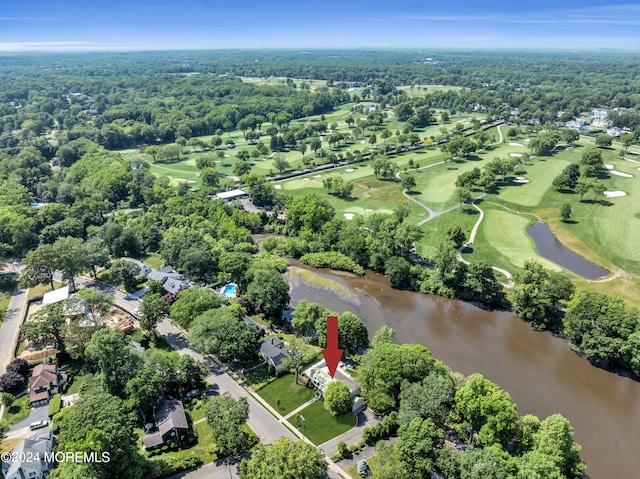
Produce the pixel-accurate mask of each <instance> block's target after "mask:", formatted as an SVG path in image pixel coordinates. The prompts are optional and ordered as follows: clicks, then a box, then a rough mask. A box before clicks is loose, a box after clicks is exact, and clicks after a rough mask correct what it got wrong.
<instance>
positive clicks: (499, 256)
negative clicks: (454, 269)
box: [463, 202, 562, 272]
mask: <svg viewBox="0 0 640 479" xmlns="http://www.w3.org/2000/svg"><path fill="white" fill-rule="evenodd" d="M479 206H480V208H482V210H483V211H484V220H483V221H482V223H481V225H480V228H479V229H478V234H477V235H476V238H475V241H474V243H473V246H472V248H473V253H472V254H464V255H463V257H464V258H465V259H467V260H469V261H474V262H478V261H486V262H487V263H489V264H492V265H494V266H499V267H501V268H504V269H506V270H507V271H510V272H515V271H517V270H518V269H520V268H522V267H523V266H524V263H525V261H527V260H529V259H536V260H538V261H540V262H541V263H542V264H543V265H544V266H545V268H548V269H551V270H553V271H561V270H562V268H561V267H560V266H558V265H556V264H555V263H553V262H551V261H548V260H546V259H544V258H542V257H541V256H540V255H538V253H537V251H536V249H535V244H534V242H533V240H532V239H531V238H530V237H529V235H528V234H527V232H526V229H527V227H528V226H529V225H530V224H531V223H532V222H533V221H535V218H533V217H532V216H530V215H518V214H514V213H512V212H509V211H505V210H504V209H502V208H501V207H500V206H498V205H493V204H489V203H487V202H482V203H480V205H479Z"/></svg>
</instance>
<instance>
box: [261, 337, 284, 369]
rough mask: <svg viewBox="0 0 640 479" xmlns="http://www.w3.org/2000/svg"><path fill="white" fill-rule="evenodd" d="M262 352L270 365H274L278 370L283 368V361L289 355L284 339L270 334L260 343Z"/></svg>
mask: <svg viewBox="0 0 640 479" xmlns="http://www.w3.org/2000/svg"><path fill="white" fill-rule="evenodd" d="M260 354H261V355H262V357H263V358H264V359H265V360H266V361H267V364H268V365H269V366H273V368H274V369H275V370H276V371H280V370H281V369H282V365H283V364H282V363H283V361H284V360H285V359H286V358H288V357H289V353H288V352H287V350H286V349H285V344H284V341H282V340H280V339H278V338H276V337H275V336H269V337H268V338H267V339H265V340H264V341H262V343H261V344H260Z"/></svg>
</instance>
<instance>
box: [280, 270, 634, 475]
mask: <svg viewBox="0 0 640 479" xmlns="http://www.w3.org/2000/svg"><path fill="white" fill-rule="evenodd" d="M291 265H292V266H294V267H302V268H304V269H307V270H310V271H314V272H316V273H319V274H321V275H322V276H324V277H326V278H329V279H332V280H334V281H338V282H340V283H342V284H343V285H345V286H347V287H348V289H349V290H351V293H349V294H345V293H344V292H342V293H340V294H336V293H334V292H332V291H330V290H328V289H325V288H322V287H319V286H315V285H311V284H309V283H305V282H304V281H302V280H301V279H300V278H299V277H297V276H295V275H293V274H291V273H288V274H287V276H288V279H289V280H290V283H291V285H292V288H291V289H292V291H291V298H292V299H291V303H292V305H295V304H297V302H298V301H299V300H301V299H303V298H305V299H307V300H309V301H312V302H317V303H321V304H323V305H324V306H326V307H327V308H329V309H331V310H333V311H336V312H338V313H342V312H344V311H352V312H353V313H355V314H357V315H358V316H360V317H361V318H362V319H363V320H364V322H365V324H366V325H367V328H368V330H369V335H370V336H372V335H373V333H374V332H375V331H376V330H377V329H378V328H379V327H381V326H382V325H384V324H387V325H389V326H390V327H392V328H393V329H394V330H395V331H396V340H397V341H398V342H400V343H420V344H423V345H424V346H426V347H427V348H429V349H430V350H431V352H432V353H433V355H434V356H435V357H436V358H438V359H440V360H441V361H443V362H444V363H445V364H447V365H448V366H449V367H450V368H451V369H453V370H455V371H459V372H461V373H463V374H465V375H469V374H471V373H474V372H479V373H481V374H482V375H484V376H485V377H486V378H488V379H490V380H492V381H494V382H496V383H497V384H498V385H500V387H502V388H503V389H505V390H507V391H508V392H509V393H510V394H511V396H512V398H513V400H514V402H515V403H516V404H517V405H518V411H519V413H520V414H521V415H524V414H535V415H536V416H538V417H540V418H541V419H543V418H545V417H547V416H549V415H551V414H554V413H560V414H562V415H563V416H565V417H566V418H568V419H569V420H570V421H571V424H572V426H573V428H574V431H575V439H576V441H577V442H578V443H580V444H581V445H582V447H583V449H582V454H581V455H582V457H583V458H584V460H585V461H586V463H587V468H588V469H587V472H588V474H589V476H590V477H591V478H592V479H610V478H613V477H616V478H620V479H632V478H637V477H639V476H640V473H639V472H638V471H640V454H639V452H640V407H638V406H640V383H638V382H635V381H633V380H631V379H628V378H624V377H621V376H618V375H616V374H613V373H610V372H607V371H603V370H601V369H598V368H596V367H594V366H592V365H591V364H590V363H589V362H588V361H587V360H586V359H584V358H582V357H580V356H578V355H577V354H575V353H573V352H572V351H571V349H570V347H569V345H568V344H567V343H566V342H565V341H563V340H562V339H560V338H557V337H554V336H553V335H551V334H550V333H546V332H537V331H533V330H532V329H531V327H530V326H529V325H528V324H527V323H525V322H524V321H522V320H520V319H518V318H517V317H515V316H514V315H513V314H511V313H507V312H495V311H485V310H483V309H480V308H477V307H475V306H473V305H471V304H468V303H464V302H462V301H457V300H449V299H446V298H441V297H437V296H430V295H425V294H420V293H411V292H408V291H397V290H394V289H392V288H391V287H390V286H389V283H388V281H387V280H386V279H385V278H384V276H382V275H379V274H376V273H373V272H370V271H368V272H367V273H366V275H365V277H357V276H351V275H345V274H334V273H330V272H328V270H318V269H314V268H311V267H308V266H304V265H302V264H300V263H298V262H296V261H292V262H291Z"/></svg>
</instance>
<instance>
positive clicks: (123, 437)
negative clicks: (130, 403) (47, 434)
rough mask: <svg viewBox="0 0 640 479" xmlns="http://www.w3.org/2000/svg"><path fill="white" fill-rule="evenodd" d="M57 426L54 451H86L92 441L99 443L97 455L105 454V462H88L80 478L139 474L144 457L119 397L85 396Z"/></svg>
mask: <svg viewBox="0 0 640 479" xmlns="http://www.w3.org/2000/svg"><path fill="white" fill-rule="evenodd" d="M59 426H60V432H59V434H58V435H57V436H56V438H57V441H58V450H60V451H70V452H76V451H80V452H84V451H87V452H90V450H91V445H92V443H93V444H95V445H98V446H99V448H98V449H97V450H98V453H99V454H101V453H102V452H108V453H109V458H110V460H109V462H108V463H106V462H105V463H95V464H89V465H88V467H87V469H86V472H87V473H88V474H87V475H86V476H84V477H91V478H97V479H108V478H111V477H130V478H132V479H135V478H141V477H143V463H144V460H143V459H142V457H141V456H140V455H139V454H138V451H137V446H136V439H137V438H136V437H135V435H134V432H133V427H134V421H133V417H132V415H131V414H130V413H129V412H128V411H127V409H126V407H125V404H124V403H123V401H122V400H121V399H119V398H117V397H114V396H111V395H109V394H105V393H99V394H96V395H89V396H88V397H85V398H83V400H82V401H80V402H79V403H78V404H77V405H76V406H74V407H73V408H71V409H70V410H69V411H68V412H67V413H66V414H64V415H62V416H61V418H60V420H59ZM80 465H82V464H80ZM75 468H76V467H75V466H73V467H71V469H75ZM80 469H83V467H80ZM61 477H69V476H61Z"/></svg>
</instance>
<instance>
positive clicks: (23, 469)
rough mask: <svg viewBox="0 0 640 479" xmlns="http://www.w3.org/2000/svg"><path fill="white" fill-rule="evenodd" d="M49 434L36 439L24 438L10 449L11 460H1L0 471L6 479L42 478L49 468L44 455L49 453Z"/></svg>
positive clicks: (50, 441)
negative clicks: (0, 467)
mask: <svg viewBox="0 0 640 479" xmlns="http://www.w3.org/2000/svg"><path fill="white" fill-rule="evenodd" d="M52 442H53V441H52V438H51V434H47V435H45V436H42V437H38V438H36V439H25V440H24V441H22V442H21V443H19V444H18V445H17V446H16V447H15V448H14V449H13V450H12V451H11V455H10V456H9V458H10V459H11V460H9V461H4V462H2V472H3V473H4V477H5V478H6V479H25V478H28V479H43V478H44V477H46V476H47V474H48V473H49V470H50V469H51V466H52V465H51V463H49V462H47V461H46V460H45V457H48V456H50V455H51V450H52V446H53V444H52Z"/></svg>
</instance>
